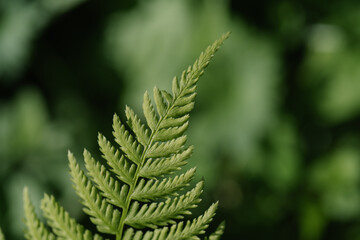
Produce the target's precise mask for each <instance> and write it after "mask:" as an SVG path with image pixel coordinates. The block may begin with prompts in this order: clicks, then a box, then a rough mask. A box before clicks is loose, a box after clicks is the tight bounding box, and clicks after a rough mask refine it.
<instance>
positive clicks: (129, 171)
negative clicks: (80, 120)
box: [98, 133, 136, 185]
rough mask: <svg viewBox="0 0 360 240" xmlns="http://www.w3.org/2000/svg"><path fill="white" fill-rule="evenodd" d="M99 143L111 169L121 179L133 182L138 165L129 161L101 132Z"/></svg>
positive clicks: (129, 182)
mask: <svg viewBox="0 0 360 240" xmlns="http://www.w3.org/2000/svg"><path fill="white" fill-rule="evenodd" d="M98 143H99V146H100V151H101V152H102V153H103V157H104V159H105V160H106V161H107V163H108V164H109V166H110V167H111V168H112V169H111V170H112V171H113V172H114V173H115V174H116V176H117V177H118V178H119V180H121V181H123V182H124V183H127V184H129V185H132V184H133V181H134V174H135V171H136V165H135V164H132V163H129V162H128V161H127V160H126V159H125V158H124V156H123V155H120V152H119V151H118V150H115V148H114V147H113V146H112V145H111V143H110V142H109V141H107V140H106V138H105V137H104V136H103V135H101V134H100V133H99V136H98Z"/></svg>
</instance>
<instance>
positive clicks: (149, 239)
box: [124, 203, 218, 240]
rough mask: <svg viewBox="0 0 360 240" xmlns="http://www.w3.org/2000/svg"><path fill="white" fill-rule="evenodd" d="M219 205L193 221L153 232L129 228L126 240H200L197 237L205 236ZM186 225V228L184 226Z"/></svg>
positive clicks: (216, 204) (125, 235) (215, 205)
mask: <svg viewBox="0 0 360 240" xmlns="http://www.w3.org/2000/svg"><path fill="white" fill-rule="evenodd" d="M217 206H218V203H214V204H212V205H211V206H210V207H209V209H208V210H206V211H205V213H204V214H203V215H201V216H199V217H197V218H195V219H193V220H192V221H187V222H186V223H185V222H183V221H182V222H179V223H177V224H173V225H171V226H170V227H163V228H158V229H155V230H153V231H147V232H145V233H144V232H142V231H135V230H134V229H133V228H128V229H127V230H126V232H125V234H124V239H126V240H145V239H146V240H185V239H186V240H188V239H190V240H199V239H200V238H199V237H197V235H200V234H204V232H205V229H206V228H207V227H208V226H209V223H210V222H211V220H212V218H213V217H214V215H215V211H216V209H217ZM184 225H185V226H184Z"/></svg>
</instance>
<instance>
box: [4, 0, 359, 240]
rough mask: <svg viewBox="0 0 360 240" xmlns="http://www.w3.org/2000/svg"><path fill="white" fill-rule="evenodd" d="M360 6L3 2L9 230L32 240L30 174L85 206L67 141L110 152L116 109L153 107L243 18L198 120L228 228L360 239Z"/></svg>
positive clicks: (263, 234) (204, 168)
mask: <svg viewBox="0 0 360 240" xmlns="http://www.w3.org/2000/svg"><path fill="white" fill-rule="evenodd" d="M359 12H360V3H359V2H358V1H351V0H345V1H341V2H340V1H328V2H327V3H326V4H325V3H324V2H322V1H318V0H315V1H284V0H272V1H240V2H239V1H234V0H233V1H230V0H228V1H220V0H201V1H194V0H170V1H169V0H151V1H115V0H107V1H80V0H67V1H57V0H32V1H25V0H14V1H6V0H3V1H0V160H1V167H0V181H1V182H2V183H3V184H2V185H1V186H0V226H1V228H2V229H3V231H4V233H5V235H7V236H9V237H8V239H22V237H21V235H22V231H21V229H22V228H23V226H22V221H21V216H22V209H21V207H20V206H22V203H21V197H19V196H20V194H21V192H22V188H23V186H24V185H25V184H26V185H28V186H29V189H30V193H31V194H32V195H31V198H32V199H33V201H34V203H36V202H38V199H40V198H41V197H42V192H44V191H47V192H51V193H54V194H55V195H56V197H57V198H58V199H59V200H60V202H61V203H62V204H63V205H64V206H65V208H66V209H68V210H69V211H70V212H71V214H72V216H73V217H78V218H81V216H82V215H81V214H82V213H81V210H80V209H79V205H78V204H74V203H78V201H77V200H76V199H77V198H76V196H75V194H74V193H73V191H72V190H71V183H70V181H69V177H68V173H67V171H68V170H67V160H66V152H67V149H69V148H70V149H71V150H72V151H73V152H75V154H76V155H81V152H82V147H83V146H85V147H86V148H88V149H89V150H91V151H92V152H94V153H96V150H95V149H96V140H95V139H96V133H97V131H100V132H103V133H104V134H105V135H106V136H110V134H111V129H110V127H109V125H110V124H109V123H110V122H111V117H112V114H113V112H114V111H117V110H118V109H124V105H125V104H129V105H131V107H133V108H134V109H135V110H137V111H138V110H139V109H140V108H141V102H140V99H139V96H142V94H143V92H144V91H145V90H148V91H152V89H151V87H152V86H154V85H157V86H158V87H160V88H167V89H169V88H170V84H169V79H172V77H173V76H174V75H175V74H177V75H179V74H180V71H181V70H182V69H183V68H185V67H186V66H187V65H188V64H189V63H191V61H192V60H193V59H194V58H195V57H196V56H197V55H198V54H199V51H200V50H201V49H203V48H204V46H206V45H208V44H209V43H210V42H211V41H212V40H214V39H216V38H217V37H218V36H220V35H221V34H222V33H224V32H226V31H228V30H231V31H232V36H231V38H230V39H229V40H228V41H227V42H226V44H225V45H224V47H223V48H222V51H221V52H219V54H218V55H217V56H216V58H215V59H214V62H212V64H211V65H210V66H209V68H208V69H207V72H206V73H205V76H204V77H203V79H202V80H201V82H200V83H199V91H198V92H199V96H198V98H197V104H196V107H195V110H194V113H193V115H192V119H191V124H190V127H189V144H194V145H195V146H196V149H195V153H194V155H193V157H192V158H191V161H190V164H189V165H191V166H195V165H196V166H198V174H197V176H199V177H203V178H204V179H205V183H206V185H205V189H206V190H205V193H204V202H208V203H210V202H212V201H214V200H216V199H220V211H219V214H218V216H217V217H216V219H215V222H216V221H218V222H219V221H220V220H221V219H226V221H227V223H226V225H227V227H226V231H225V235H224V239H240V238H242V239H303V240H317V239H360V152H359V144H360V134H359V133H360V127H359V126H360V125H359V120H360V98H359V96H360V95H359V94H358V92H359V91H360V81H359V78H360V71H359V68H358V67H357V65H358V63H359V62H360V45H359V43H360V41H359V38H360V28H359V27H358V25H359V23H360V15H359ZM119 114H120V115H123V114H122V113H119ZM107 127H108V128H107ZM99 155H100V154H98V158H99V157H100V156H99ZM35 205H37V206H38V205H39V204H35ZM204 206H206V203H204ZM85 224H86V223H85ZM215 226H216V224H214V226H210V227H212V228H214V227H215Z"/></svg>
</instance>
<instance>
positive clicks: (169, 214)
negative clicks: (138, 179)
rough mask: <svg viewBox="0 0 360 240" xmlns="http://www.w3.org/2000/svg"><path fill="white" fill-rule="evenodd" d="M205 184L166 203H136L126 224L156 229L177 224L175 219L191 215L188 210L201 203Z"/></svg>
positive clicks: (132, 206) (199, 184)
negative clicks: (169, 224)
mask: <svg viewBox="0 0 360 240" xmlns="http://www.w3.org/2000/svg"><path fill="white" fill-rule="evenodd" d="M202 188H203V182H199V183H198V184H197V185H196V187H195V188H193V189H192V190H191V191H189V192H187V193H186V194H184V195H181V196H180V197H176V198H174V199H171V198H169V199H167V200H166V201H165V202H160V203H151V204H150V205H149V204H143V205H142V206H141V207H140V204H139V202H137V201H134V202H133V204H132V205H131V207H130V211H129V213H128V216H127V218H126V219H125V223H126V224H128V225H130V226H133V227H136V228H143V227H150V228H156V227H157V226H158V225H159V226H163V225H166V224H168V223H171V224H173V223H175V221H174V220H173V219H181V218H183V215H184V214H191V212H190V211H189V210H188V209H190V208H195V207H197V204H198V203H199V202H200V201H201V199H200V198H199V197H200V194H201V193H202Z"/></svg>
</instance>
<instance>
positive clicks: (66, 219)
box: [41, 194, 102, 240]
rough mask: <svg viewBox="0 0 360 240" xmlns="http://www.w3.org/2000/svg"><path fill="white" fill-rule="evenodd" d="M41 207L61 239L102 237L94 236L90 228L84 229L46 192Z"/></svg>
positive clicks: (77, 239) (90, 239)
mask: <svg viewBox="0 0 360 240" xmlns="http://www.w3.org/2000/svg"><path fill="white" fill-rule="evenodd" d="M41 209H42V210H43V212H44V216H45V217H46V218H47V219H48V224H49V225H50V226H51V227H52V229H53V231H54V233H55V234H56V235H57V239H59V240H92V239H94V240H95V239H96V240H100V239H102V237H100V236H99V235H97V234H96V235H95V236H94V237H93V235H92V233H91V232H90V231H89V230H84V227H83V226H81V225H80V224H78V223H77V222H76V221H75V219H72V218H70V215H69V213H67V212H66V211H65V210H64V208H62V207H61V206H60V205H59V204H58V203H57V202H56V201H55V198H54V197H53V196H49V195H47V194H45V197H44V198H43V200H42V202H41Z"/></svg>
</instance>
